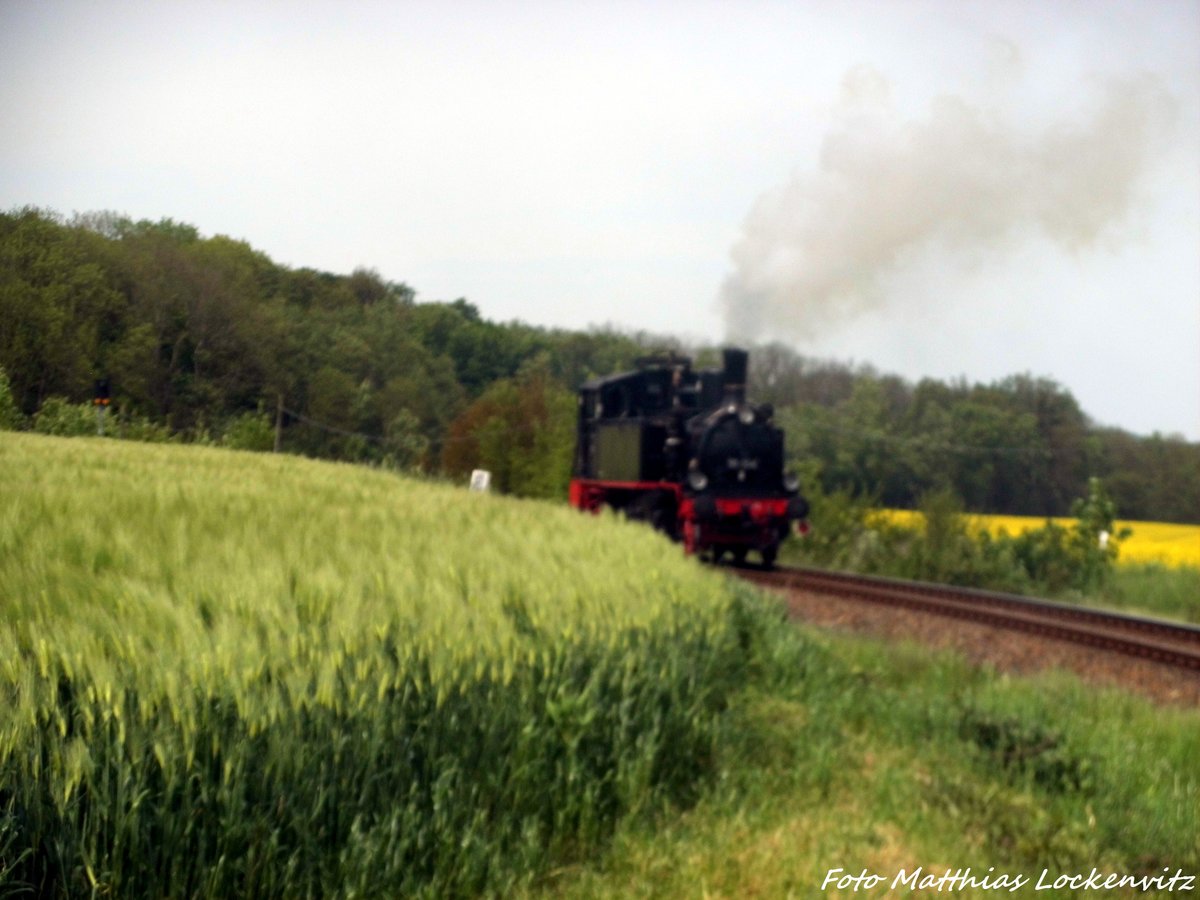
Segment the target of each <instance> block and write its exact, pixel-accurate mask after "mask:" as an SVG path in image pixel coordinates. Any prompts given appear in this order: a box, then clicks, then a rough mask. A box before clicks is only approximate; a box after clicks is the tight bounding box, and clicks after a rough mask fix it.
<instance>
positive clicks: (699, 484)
mask: <svg viewBox="0 0 1200 900" xmlns="http://www.w3.org/2000/svg"><path fill="white" fill-rule="evenodd" d="M687 480H688V487H690V488H691V489H692V490H693V491H702V490H704V489H705V488H706V487H708V476H707V475H705V474H704V473H703V472H701V471H700V470H699V469H692V470H691V471H690V472H688V476H687Z"/></svg>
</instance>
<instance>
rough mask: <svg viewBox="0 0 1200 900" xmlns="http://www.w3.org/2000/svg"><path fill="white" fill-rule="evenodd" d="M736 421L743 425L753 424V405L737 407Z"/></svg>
mask: <svg viewBox="0 0 1200 900" xmlns="http://www.w3.org/2000/svg"><path fill="white" fill-rule="evenodd" d="M738 421H739V422H741V423H742V424H743V425H753V424H754V407H752V406H743V407H742V408H741V409H739V410H738Z"/></svg>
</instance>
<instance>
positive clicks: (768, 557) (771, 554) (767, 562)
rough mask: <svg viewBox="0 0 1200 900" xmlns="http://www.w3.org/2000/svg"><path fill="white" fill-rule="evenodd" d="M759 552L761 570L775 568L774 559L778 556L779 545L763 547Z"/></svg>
mask: <svg viewBox="0 0 1200 900" xmlns="http://www.w3.org/2000/svg"><path fill="white" fill-rule="evenodd" d="M760 552H761V553H762V561H763V568H764V569H773V568H775V557H777V556H778V555H779V545H778V544H771V545H770V546H769V547H763V548H762V550H761V551H760Z"/></svg>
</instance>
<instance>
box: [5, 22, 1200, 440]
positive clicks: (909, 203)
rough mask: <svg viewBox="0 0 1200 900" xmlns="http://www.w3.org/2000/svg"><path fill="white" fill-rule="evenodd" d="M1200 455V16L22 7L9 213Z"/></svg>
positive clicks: (9, 71) (12, 97) (8, 61)
mask: <svg viewBox="0 0 1200 900" xmlns="http://www.w3.org/2000/svg"><path fill="white" fill-rule="evenodd" d="M24 205H35V206H40V207H45V208H49V209H52V210H55V211H58V212H61V213H63V214H65V215H68V216H69V215H71V214H72V213H74V212H87V211H93V210H113V211H116V212H119V213H124V214H127V215H129V216H132V217H134V218H150V219H158V218H163V217H171V218H174V219H177V220H180V221H184V222H188V223H190V224H193V225H195V226H196V227H197V228H199V229H200V231H201V233H203V234H205V235H214V234H227V235H231V236H233V237H236V238H241V239H244V240H246V241H248V242H249V243H250V244H252V245H253V246H254V247H255V248H257V249H260V250H262V251H263V252H265V253H267V254H268V255H269V256H270V257H271V258H272V259H274V260H275V261H276V262H279V263H283V264H286V265H290V266H295V267H300V266H310V267H314V268H319V269H325V270H328V271H333V272H340V273H348V272H350V271H351V270H352V269H354V268H356V267H358V266H366V267H369V268H374V269H377V270H378V271H379V272H380V274H381V275H383V277H385V278H387V279H389V280H392V281H403V282H406V283H408V284H409V285H410V286H412V287H413V288H415V289H416V291H417V292H418V299H419V300H452V299H455V298H458V297H466V298H468V299H469V300H471V301H472V302H473V303H475V304H476V305H477V306H478V307H479V308H480V310H481V311H482V313H483V315H484V316H486V317H488V318H490V319H495V320H509V319H520V320H523V321H526V322H530V323H534V324H539V325H551V326H565V327H571V328H575V327H586V326H587V325H589V324H613V325H616V326H618V327H621V328H626V329H645V330H649V331H656V332H668V333H674V334H679V335H681V336H684V337H692V338H699V339H704V340H711V341H718V340H725V339H729V338H734V339H742V340H745V339H754V340H769V339H777V340H782V341H784V342H786V343H788V344H790V345H792V346H793V347H795V348H796V349H797V350H799V351H800V352H803V353H805V354H808V355H811V356H816V357H820V358H829V359H837V360H842V361H855V362H862V363H870V364H872V365H874V366H875V367H876V368H878V369H880V370H882V371H884V372H894V373H897V374H900V375H902V376H905V377H907V378H910V379H914V380H915V379H918V378H920V377H923V376H933V377H938V378H954V377H958V376H960V375H962V376H966V377H967V378H968V379H969V380H972V381H976V380H978V381H991V380H994V379H998V378H1001V377H1004V376H1005V375H1009V374H1014V373H1020V372H1029V373H1032V374H1034V375H1043V376H1047V377H1050V378H1053V379H1055V380H1056V381H1058V382H1060V383H1062V384H1064V385H1066V386H1067V387H1068V388H1069V389H1070V390H1071V391H1072V392H1073V393H1074V394H1075V395H1076V397H1077V398H1078V399H1079V400H1080V402H1081V404H1082V406H1083V407H1084V409H1085V411H1087V412H1088V413H1089V415H1091V416H1092V417H1093V418H1094V419H1096V420H1097V421H1098V422H1100V423H1102V424H1113V425H1118V426H1121V427H1124V428H1127V429H1130V430H1133V431H1135V432H1139V433H1150V432H1152V431H1160V432H1163V433H1173V432H1175V433H1182V434H1184V435H1186V436H1187V437H1188V438H1189V439H1191V440H1200V0H1174V2H1173V0H1153V2H1132V0H1130V2H1099V0H1086V2H1085V0H1079V2H1071V0H1039V2H1031V3H1024V2H1015V0H1012V2H1010V0H990V2H976V3H972V2H964V0H919V2H918V0H911V2H904V0H896V2H886V3H884V2H820V0H810V2H780V3H770V2H747V0H738V2H732V0H731V2H723V3H704V2H684V0H636V2H611V0H610V2H604V3H599V2H596V3H571V2H565V0H562V2H512V0H509V2H503V0H495V2H453V0H450V2H431V3H423V2H420V3H419V2H393V3H355V2H329V3H321V2H311V0H310V2H305V3H283V2H279V3H270V2H251V0H242V2H237V3H234V2H229V3H223V2H222V3H218V2H207V3H200V2H170V3H146V2H139V3H120V2H98V0H91V2H77V3H70V2H45V0H41V2H32V0H0V208H3V209H12V208H14V207H18V206H24Z"/></svg>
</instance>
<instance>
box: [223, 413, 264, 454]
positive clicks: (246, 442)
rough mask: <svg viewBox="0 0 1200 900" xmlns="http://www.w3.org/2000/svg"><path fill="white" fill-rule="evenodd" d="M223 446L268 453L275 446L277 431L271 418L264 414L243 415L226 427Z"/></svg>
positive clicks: (232, 420)
mask: <svg viewBox="0 0 1200 900" xmlns="http://www.w3.org/2000/svg"><path fill="white" fill-rule="evenodd" d="M221 444H222V445H223V446H225V447H228V448H229V449H231V450H257V451H260V452H266V451H268V450H271V449H272V448H273V447H274V446H275V429H274V428H273V427H272V425H271V419H270V417H269V416H266V415H265V414H263V413H262V412H257V413H251V412H246V413H242V414H241V415H240V416H237V417H235V418H233V419H231V420H230V421H229V424H228V425H226V426H225V433H224V434H222V435H221Z"/></svg>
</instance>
